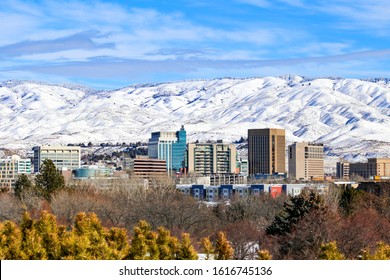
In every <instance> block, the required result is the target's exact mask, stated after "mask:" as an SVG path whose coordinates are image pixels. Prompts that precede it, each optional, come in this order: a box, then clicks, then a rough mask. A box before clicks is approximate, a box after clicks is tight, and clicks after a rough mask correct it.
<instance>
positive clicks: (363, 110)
mask: <svg viewBox="0 0 390 280" xmlns="http://www.w3.org/2000/svg"><path fill="white" fill-rule="evenodd" d="M0 120H1V121H0V147H7V148H24V147H26V148H29V147H31V146H33V145H36V144H55V143H56V144H58V143H63V144H67V143H80V142H84V143H87V142H89V141H92V142H94V143H101V142H115V143H116V142H130V141H146V140H147V139H148V137H149V135H150V133H151V132H152V131H159V130H168V131H176V130H178V129H179V128H180V126H181V125H182V124H183V125H185V128H186V130H187V133H188V136H189V140H190V141H195V140H200V141H201V140H207V139H214V140H217V139H223V140H224V141H225V142H228V141H233V140H237V139H239V138H240V137H241V136H244V137H246V135H247V130H248V129H249V128H264V127H279V128H285V129H286V133H287V141H288V143H290V142H293V141H302V140H308V141H317V142H323V143H324V144H325V145H326V146H327V147H328V150H327V153H328V155H337V156H340V155H341V156H347V155H348V156H355V155H359V154H360V156H390V83H389V82H388V81H383V80H373V81H362V80H356V79H331V78H329V79H308V78H302V77H297V76H294V77H292V76H286V77H266V78H250V79H228V78H226V79H215V80H202V81H183V82H176V83H163V84H150V85H137V86H129V87H126V88H122V89H119V90H113V91H93V90H89V89H87V88H85V87H81V86H80V87H77V86H69V85H63V86H56V85H48V84H44V83H35V82H21V81H11V82H4V83H3V84H2V87H0Z"/></svg>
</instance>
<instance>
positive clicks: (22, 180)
mask: <svg viewBox="0 0 390 280" xmlns="http://www.w3.org/2000/svg"><path fill="white" fill-rule="evenodd" d="M32 187H33V184H32V182H31V181H30V179H29V178H28V177H27V175H26V174H21V175H20V176H19V178H18V179H17V180H16V182H15V187H14V192H15V195H16V196H17V197H18V198H19V199H20V200H21V201H23V195H22V194H23V192H24V191H26V190H28V189H31V188H32Z"/></svg>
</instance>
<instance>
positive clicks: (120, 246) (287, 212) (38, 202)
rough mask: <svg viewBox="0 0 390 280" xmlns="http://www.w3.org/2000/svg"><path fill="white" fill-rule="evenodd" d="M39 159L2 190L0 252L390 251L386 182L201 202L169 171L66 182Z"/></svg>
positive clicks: (321, 255) (352, 255) (138, 255)
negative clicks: (374, 188)
mask: <svg viewBox="0 0 390 280" xmlns="http://www.w3.org/2000/svg"><path fill="white" fill-rule="evenodd" d="M46 165H47V166H46V167H45V168H43V169H42V172H41V174H39V175H38V176H37V177H36V179H35V181H34V182H30V181H29V180H28V178H27V179H26V178H24V177H23V176H22V177H20V178H19V180H18V182H17V184H16V186H15V193H14V194H11V193H3V194H0V222H1V225H0V247H1V248H2V249H1V250H2V251H1V252H3V253H1V255H0V257H1V258H2V259H6V258H11V259H12V258H20V259H31V258H38V257H40V258H48V259H67V258H70V259H82V258H84V259H89V258H91V259H99V258H100V259H166V258H170V259H183V258H186V259H187V258H189V259H190V257H191V258H192V257H194V258H197V257H199V254H201V256H202V257H204V258H210V259H213V258H217V259H220V258H221V259H271V258H272V259H389V258H390V249H389V246H388V244H390V196H389V192H383V193H382V195H381V196H376V195H372V194H369V193H366V192H361V191H358V190H355V189H335V188H331V189H330V190H329V192H328V193H327V194H325V195H319V194H317V193H315V192H311V191H305V192H303V193H302V194H300V195H299V196H296V197H288V196H284V195H281V196H279V197H276V198H272V197H270V196H269V195H268V194H262V195H259V196H249V197H245V198H240V197H233V198H232V199H230V200H226V201H223V200H221V201H219V202H218V203H216V204H208V203H205V202H200V201H198V200H195V199H194V198H192V197H189V196H185V195H183V194H182V193H180V192H178V191H177V190H176V188H175V185H174V182H173V181H171V180H169V179H166V180H161V179H159V180H155V181H152V182H151V184H150V187H149V188H148V189H145V188H144V187H143V185H140V184H138V183H137V182H136V180H130V181H123V182H120V181H115V182H112V185H110V186H109V187H105V188H98V187H96V186H92V185H89V184H88V183H80V184H73V185H72V184H71V185H66V184H65V183H63V181H62V179H61V178H60V177H59V176H60V174H59V173H58V172H57V171H56V170H55V168H54V170H53V166H52V165H51V164H50V163H47V164H46ZM49 174H51V175H50V176H49ZM57 177H59V178H57ZM87 228H88V229H87ZM31 240H34V242H32V241H31ZM221 240H223V241H221ZM7 244H8V245H7ZM12 244H14V245H12ZM50 244H51V245H50ZM53 244H54V245H53ZM49 245H50V246H49ZM12 246H14V247H12ZM15 246H16V247H15ZM52 246H53V248H56V249H49V247H52ZM91 246H92V247H91ZM94 246H96V247H94ZM5 248H8V249H5ZM12 248H14V249H12ZM91 248H93V249H91ZM99 248H100V249H99ZM137 248H138V249H137ZM217 248H220V249H217ZM221 248H224V249H221ZM114 249H115V250H114ZM112 250H114V251H112ZM180 250H181V251H180ZM183 250H184V251H183ZM218 250H219V251H218ZM92 251H93V252H100V253H99V254H101V255H99V256H97V255H93V254H92V253H91V252H92ZM221 251H224V253H218V252H221ZM4 252H9V253H4ZM12 252H14V253H12ZM15 252H16V253H15ZM29 252H30V253H29ZM34 252H35V253H34ZM88 252H90V253H88ZM91 254H92V255H91ZM96 254H98V253H96ZM184 256H185V257H184Z"/></svg>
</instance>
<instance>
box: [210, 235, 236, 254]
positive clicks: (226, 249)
mask: <svg viewBox="0 0 390 280" xmlns="http://www.w3.org/2000/svg"><path fill="white" fill-rule="evenodd" d="M214 253H215V259H216V260H230V259H231V258H232V257H233V254H234V250H233V248H232V246H231V245H230V243H229V241H228V240H227V238H226V234H225V233H224V232H221V231H220V232H218V234H217V240H216V241H215V249H214Z"/></svg>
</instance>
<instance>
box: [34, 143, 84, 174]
mask: <svg viewBox="0 0 390 280" xmlns="http://www.w3.org/2000/svg"><path fill="white" fill-rule="evenodd" d="M33 151H34V161H33V163H34V173H39V171H40V168H41V165H42V163H43V161H44V160H45V159H50V160H52V161H53V163H54V165H55V166H56V168H57V169H58V170H60V171H62V170H70V171H72V170H74V169H77V168H80V166H81V148H80V147H79V146H36V147H33Z"/></svg>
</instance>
